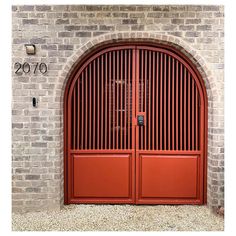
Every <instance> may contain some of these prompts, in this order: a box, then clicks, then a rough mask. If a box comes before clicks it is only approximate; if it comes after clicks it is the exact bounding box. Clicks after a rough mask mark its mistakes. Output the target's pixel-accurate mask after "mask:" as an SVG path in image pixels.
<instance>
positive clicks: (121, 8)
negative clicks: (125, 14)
mask: <svg viewBox="0 0 236 236" xmlns="http://www.w3.org/2000/svg"><path fill="white" fill-rule="evenodd" d="M135 10H136V6H120V11H135Z"/></svg>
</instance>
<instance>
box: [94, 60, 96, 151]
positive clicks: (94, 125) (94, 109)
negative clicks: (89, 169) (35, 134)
mask: <svg viewBox="0 0 236 236" xmlns="http://www.w3.org/2000/svg"><path fill="white" fill-rule="evenodd" d="M95 104H96V61H95V60H94V61H93V149H95V148H96V144H95V134H96V124H95V121H96V105H95Z"/></svg>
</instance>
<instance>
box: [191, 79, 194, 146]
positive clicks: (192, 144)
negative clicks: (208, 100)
mask: <svg viewBox="0 0 236 236" xmlns="http://www.w3.org/2000/svg"><path fill="white" fill-rule="evenodd" d="M194 119H195V89H194V82H193V79H192V130H191V131H192V150H195V146H194V145H195V122H194Z"/></svg>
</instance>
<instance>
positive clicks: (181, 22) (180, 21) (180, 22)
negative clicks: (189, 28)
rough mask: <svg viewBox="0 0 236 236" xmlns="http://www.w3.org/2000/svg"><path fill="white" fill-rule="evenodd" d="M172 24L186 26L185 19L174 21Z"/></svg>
mask: <svg viewBox="0 0 236 236" xmlns="http://www.w3.org/2000/svg"><path fill="white" fill-rule="evenodd" d="M171 23H172V24H178V25H180V24H184V19H172V20H171Z"/></svg>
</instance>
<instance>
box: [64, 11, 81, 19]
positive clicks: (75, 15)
mask: <svg viewBox="0 0 236 236" xmlns="http://www.w3.org/2000/svg"><path fill="white" fill-rule="evenodd" d="M62 17H63V18H78V14H77V13H75V12H73V13H63V15H62Z"/></svg>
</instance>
